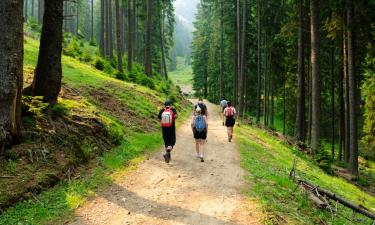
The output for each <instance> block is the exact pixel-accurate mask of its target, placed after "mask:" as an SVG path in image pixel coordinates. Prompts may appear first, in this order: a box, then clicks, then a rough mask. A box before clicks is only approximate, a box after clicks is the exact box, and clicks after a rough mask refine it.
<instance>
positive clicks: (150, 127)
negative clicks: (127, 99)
mask: <svg viewBox="0 0 375 225" xmlns="http://www.w3.org/2000/svg"><path fill="white" fill-rule="evenodd" d="M89 94H90V96H91V97H92V98H93V100H94V101H95V104H96V105H98V106H99V107H100V108H102V109H103V110H105V111H107V112H109V113H111V114H112V115H114V116H116V118H117V119H119V120H120V121H121V122H122V123H123V124H124V125H125V126H127V127H131V128H133V129H135V130H137V131H144V132H152V131H156V129H157V126H156V125H157V120H156V119H157V118H156V113H155V117H154V118H147V117H143V116H142V115H139V114H137V113H136V112H134V111H132V110H131V109H129V107H127V105H125V104H124V103H122V102H121V101H120V100H118V99H117V98H116V97H115V96H113V95H111V94H109V93H107V92H105V91H103V90H100V89H91V90H89Z"/></svg>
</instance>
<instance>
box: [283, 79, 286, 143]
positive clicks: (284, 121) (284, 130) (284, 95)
mask: <svg viewBox="0 0 375 225" xmlns="http://www.w3.org/2000/svg"><path fill="white" fill-rule="evenodd" d="M283 135H284V136H285V135H286V75H285V73H284V85H283Z"/></svg>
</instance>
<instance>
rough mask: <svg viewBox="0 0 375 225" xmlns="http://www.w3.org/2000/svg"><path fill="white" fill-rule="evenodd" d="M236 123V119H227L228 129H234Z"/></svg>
mask: <svg viewBox="0 0 375 225" xmlns="http://www.w3.org/2000/svg"><path fill="white" fill-rule="evenodd" d="M235 123H236V119H234V118H227V119H226V120H225V126H227V127H234V124H235Z"/></svg>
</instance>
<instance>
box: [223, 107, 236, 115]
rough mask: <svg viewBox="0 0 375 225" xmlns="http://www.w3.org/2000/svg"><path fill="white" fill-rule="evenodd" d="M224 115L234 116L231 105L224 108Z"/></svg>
mask: <svg viewBox="0 0 375 225" xmlns="http://www.w3.org/2000/svg"><path fill="white" fill-rule="evenodd" d="M225 116H226V117H233V116H234V110H233V107H227V108H226V110H225Z"/></svg>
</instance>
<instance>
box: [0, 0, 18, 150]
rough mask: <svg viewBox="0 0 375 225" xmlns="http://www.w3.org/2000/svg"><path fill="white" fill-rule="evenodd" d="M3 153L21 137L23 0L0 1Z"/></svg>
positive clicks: (0, 131) (0, 137)
mask: <svg viewBox="0 0 375 225" xmlns="http://www.w3.org/2000/svg"><path fill="white" fill-rule="evenodd" d="M0 12H2V14H1V16H0V68H2V69H1V70H0V156H1V155H3V153H4V152H5V150H6V148H8V147H9V145H11V144H12V143H14V142H16V141H17V140H18V136H19V133H20V130H21V92H22V84H23V0H12V1H0Z"/></svg>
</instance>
